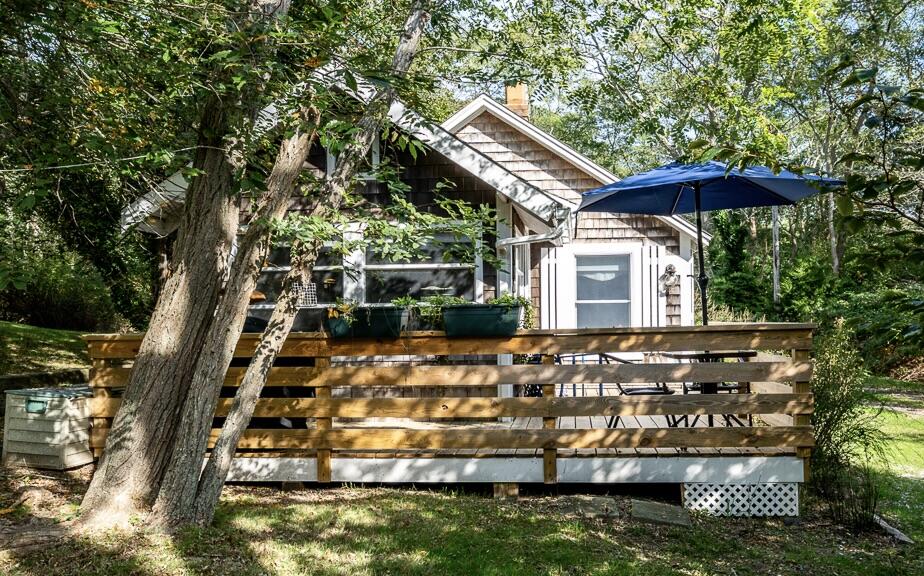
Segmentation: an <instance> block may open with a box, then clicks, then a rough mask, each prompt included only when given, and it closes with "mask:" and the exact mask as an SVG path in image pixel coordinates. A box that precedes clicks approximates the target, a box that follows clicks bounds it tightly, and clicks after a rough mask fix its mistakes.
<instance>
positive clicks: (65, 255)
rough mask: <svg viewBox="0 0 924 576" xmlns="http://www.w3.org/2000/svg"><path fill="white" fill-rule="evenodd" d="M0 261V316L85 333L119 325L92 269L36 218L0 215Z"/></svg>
mask: <svg viewBox="0 0 924 576" xmlns="http://www.w3.org/2000/svg"><path fill="white" fill-rule="evenodd" d="M0 261H2V266H0V271H2V272H3V273H4V274H5V278H7V281H5V282H2V283H0V318H2V319H5V320H11V321H15V322H25V323H28V324H33V325H35V326H42V327H46V328H63V329H70V330H85V331H103V330H114V329H116V328H118V327H119V326H120V325H121V324H122V323H123V321H122V320H121V319H120V317H119V315H118V314H117V313H116V309H115V306H114V304H113V302H112V297H111V295H110V292H109V289H108V288H107V286H106V284H105V282H104V281H103V278H102V276H101V275H100V273H99V271H98V270H97V268H96V267H95V266H94V265H93V264H91V263H90V262H89V261H88V260H87V259H86V258H84V257H83V256H81V255H80V254H77V253H76V252H74V251H73V250H69V249H67V247H65V246H64V245H63V243H62V242H61V240H60V238H58V237H57V236H56V235H54V234H52V233H50V232H48V231H47V230H46V229H45V227H44V226H43V225H42V222H41V221H38V220H27V221H23V220H20V219H18V218H15V217H13V216H11V215H10V214H3V215H0Z"/></svg>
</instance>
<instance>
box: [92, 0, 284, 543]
mask: <svg viewBox="0 0 924 576" xmlns="http://www.w3.org/2000/svg"><path fill="white" fill-rule="evenodd" d="M288 6H289V0H273V1H266V0H251V1H250V2H249V3H248V6H247V7H248V8H249V9H248V10H246V11H242V12H239V13H238V17H240V18H241V21H239V22H235V23H234V26H235V27H236V28H238V29H248V31H249V32H250V33H251V34H252V35H254V36H256V35H258V34H261V33H262V32H263V30H264V29H265V25H266V24H267V23H269V22H272V21H274V20H275V19H276V18H277V17H278V16H281V15H283V14H284V13H285V12H286V11H287V10H288ZM226 73H227V72H222V74H226ZM254 94H256V87H255V88H254V90H252V91H251V93H250V94H249V96H250V98H248V94H245V95H244V100H243V102H242V101H237V100H235V99H233V98H227V97H225V98H222V97H220V96H218V95H213V96H211V97H210V98H209V99H208V101H207V102H206V103H205V106H204V108H203V111H202V117H201V118H200V122H199V138H198V142H197V144H198V148H197V151H196V156H195V158H194V160H193V167H195V168H197V169H198V170H199V171H201V174H200V175H197V176H196V177H195V178H193V179H192V182H191V183H190V185H189V188H188V190H187V193H186V200H185V203H184V206H183V218H182V221H181V223H180V227H179V230H178V233H177V240H176V244H175V246H174V249H173V257H172V260H171V263H170V270H169V277H168V278H167V280H166V282H165V283H164V287H163V290H162V292H161V295H160V298H159V299H158V301H157V304H156V306H155V309H154V313H153V314H152V316H151V320H150V325H149V328H148V331H147V333H146V334H145V337H144V340H142V342H141V346H140V348H139V350H138V354H137V355H136V357H135V362H134V366H133V368H132V371H131V376H130V377H129V382H128V385H127V386H126V389H125V394H124V395H123V398H122V405H121V407H120V409H119V411H118V413H117V414H116V417H115V419H114V420H113V424H112V428H111V430H110V432H109V435H108V436H107V439H106V446H105V450H104V452H103V456H102V457H101V459H100V462H99V464H98V466H97V470H96V473H95V474H94V476H93V479H92V481H91V483H90V487H89V489H88V491H87V493H86V495H85V496H84V500H83V502H82V504H81V513H82V518H81V521H82V522H83V523H86V524H93V525H99V526H111V525H117V524H125V523H127V521H128V520H129V518H130V517H131V516H134V515H136V514H138V513H141V512H144V511H145V510H146V509H147V507H148V506H150V505H151V504H152V503H153V502H154V501H155V499H156V497H157V495H158V493H159V490H160V486H161V481H162V479H163V477H164V473H165V471H166V470H167V464H168V462H169V459H170V457H171V453H172V452H173V450H174V444H175V442H174V441H175V438H176V430H177V423H178V421H179V417H180V413H181V409H182V406H183V402H184V400H185V398H186V395H187V391H188V390H189V387H190V383H191V382H192V381H193V377H194V376H195V374H196V373H197V370H198V366H199V354H200V352H201V351H202V350H204V349H205V347H204V346H205V342H206V340H205V339H206V337H207V336H208V334H209V331H210V330H211V327H212V324H213V322H214V318H215V307H216V305H217V304H218V302H219V298H220V295H221V293H222V288H223V286H224V284H225V282H226V281H227V273H228V265H229V260H230V258H231V253H232V247H233V243H234V238H235V236H236V234H237V231H238V220H239V214H240V208H239V205H238V202H237V200H236V199H235V197H234V195H233V194H231V192H232V190H233V189H234V171H235V168H236V167H237V166H235V165H234V161H233V160H232V158H231V154H229V152H228V150H226V149H225V148H226V146H227V141H226V139H227V136H228V135H229V134H230V133H231V132H232V130H233V129H235V128H239V127H240V126H241V125H242V123H243V122H242V121H243V120H244V119H245V118H247V116H248V115H250V116H253V113H255V112H256V110H255V101H256V100H255V98H253V95H254Z"/></svg>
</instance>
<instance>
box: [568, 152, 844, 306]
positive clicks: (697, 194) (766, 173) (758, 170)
mask: <svg viewBox="0 0 924 576" xmlns="http://www.w3.org/2000/svg"><path fill="white" fill-rule="evenodd" d="M843 184H844V182H843V181H842V180H836V179H832V178H822V177H820V176H815V175H799V174H795V173H793V172H789V171H787V170H782V171H780V172H779V173H774V172H773V171H772V170H770V169H769V168H766V167H764V166H753V167H748V168H744V169H743V170H742V169H738V168H735V169H732V170H730V171H729V170H728V167H727V166H726V165H725V164H722V163H721V162H706V163H704V164H678V163H674V164H667V165H666V166H661V167H659V168H655V169H653V170H649V171H648V172H642V173H641V174H635V175H632V176H629V177H628V178H625V179H623V180H620V181H619V182H613V183H612V184H607V185H606V186H602V187H600V188H596V189H594V190H590V191H588V192H585V193H584V194H583V197H582V198H581V206H580V208H578V211H579V212H616V213H622V214H648V215H656V216H672V215H674V214H688V213H690V212H695V213H696V237H697V238H696V239H697V245H698V254H699V276H698V277H697V283H698V284H699V289H700V296H701V298H700V299H701V300H702V307H703V324H708V323H709V315H708V312H707V297H706V288H707V286H708V284H709V277H708V276H706V268H705V263H704V262H703V217H702V212H703V211H707V212H708V211H712V210H725V209H732V208H750V207H754V206H780V205H788V204H795V203H796V202H798V201H799V200H802V199H803V198H807V197H809V196H812V195H813V194H817V193H818V192H819V191H821V190H822V189H823V188H826V187H834V186H841V185H843Z"/></svg>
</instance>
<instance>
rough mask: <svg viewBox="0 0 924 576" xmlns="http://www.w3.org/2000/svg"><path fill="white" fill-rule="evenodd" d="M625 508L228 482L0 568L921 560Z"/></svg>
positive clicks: (887, 566)
mask: <svg viewBox="0 0 924 576" xmlns="http://www.w3.org/2000/svg"><path fill="white" fill-rule="evenodd" d="M619 508H620V512H621V514H620V517H619V518H617V519H615V520H607V521H602V520H601V521H598V520H589V519H584V518H580V517H578V516H576V515H573V514H571V513H569V512H567V511H566V510H564V509H563V508H562V506H560V501H559V500H557V499H554V498H552V497H531V498H527V499H524V500H521V501H520V502H496V501H493V500H491V499H489V498H486V497H484V496H483V495H472V494H466V493H463V492H449V491H441V492H427V491H415V490H397V489H384V488H347V487H343V488H331V489H311V490H300V491H292V492H281V491H278V490H274V489H272V488H269V487H230V488H229V489H228V491H227V493H226V495H225V497H224V498H223V501H222V504H221V506H220V507H219V511H218V515H217V517H216V522H215V524H214V525H213V526H212V527H210V528H208V529H191V530H186V531H183V532H182V533H180V534H177V535H175V536H173V537H166V536H160V535H155V534H150V533H144V532H141V531H137V532H134V533H117V532H113V533H108V534H103V535H93V536H89V535H71V536H69V537H68V538H66V539H64V540H63V541H62V542H61V543H60V545H58V546H56V547H54V548H45V549H41V550H36V551H30V552H29V553H24V554H19V555H17V556H16V557H15V558H14V559H13V562H12V563H9V564H7V565H4V564H0V573H9V574H12V575H17V576H39V575H42V576H46V575H57V574H75V575H76V574H140V575H143V576H148V575H150V576H153V575H155V574H157V575H161V574H165V575H171V574H196V575H199V574H203V575H204V574H241V575H250V574H269V575H273V576H294V575H301V574H317V575H322V576H328V575H341V574H350V575H353V574H360V575H361V574H411V575H414V574H427V575H430V574H505V575H506V574H615V575H619V574H639V575H662V574H664V575H669V574H691V573H696V574H737V575H747V574H752V575H758V574H760V575H763V574H795V573H799V574H818V575H822V574H823V575H825V576H828V575H830V574H834V573H836V574H841V575H849V574H863V575H864V576H875V575H879V574H882V575H885V574H890V575H891V574H903V573H904V574H917V573H921V572H920V569H921V568H924V566H918V567H915V566H914V564H913V561H914V558H910V557H898V556H897V553H895V548H894V546H893V545H892V544H891V543H890V542H889V541H888V540H887V539H885V538H882V537H879V536H874V535H862V536H859V537H857V536H853V535H850V534H849V533H847V532H846V531H844V530H841V529H839V528H838V527H836V526H832V525H830V523H829V522H827V520H825V518H824V517H823V516H819V515H818V514H817V513H814V512H813V513H811V514H810V515H809V516H808V517H807V518H805V519H804V520H803V521H802V522H801V523H800V524H799V525H794V526H789V525H786V524H785V523H784V522H782V521H779V520H759V519H721V518H710V517H695V518H694V527H693V528H682V527H662V526H653V525H647V524H640V523H638V522H635V521H632V520H630V519H629V518H628V511H627V508H628V505H627V501H626V500H620V504H619ZM918 559H919V558H918ZM915 568H917V569H915ZM4 569H5V570H6V572H4Z"/></svg>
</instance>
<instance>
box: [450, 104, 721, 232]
mask: <svg viewBox="0 0 924 576" xmlns="http://www.w3.org/2000/svg"><path fill="white" fill-rule="evenodd" d="M483 112H489V113H491V114H492V115H494V116H497V117H498V118H500V119H501V120H503V121H504V122H505V123H507V124H508V125H509V126H510V127H512V128H513V129H515V130H517V131H518V132H520V133H521V134H523V135H524V136H526V137H528V138H531V139H533V140H535V141H537V142H538V143H539V144H541V145H542V146H544V147H546V148H548V149H549V150H550V151H552V152H553V153H555V154H557V155H558V156H560V157H561V158H563V159H564V160H566V161H567V162H569V163H571V164H573V165H574V166H576V167H577V168H578V169H580V170H581V171H583V172H585V173H586V174H588V175H589V176H591V177H592V178H594V179H595V180H597V181H598V182H599V183H600V184H601V185H605V184H610V183H612V182H618V181H619V180H620V178H619V177H618V176H616V175H615V174H613V173H612V172H610V171H609V170H607V169H606V168H603V167H602V166H600V165H599V164H597V163H596V162H594V161H593V160H591V159H590V158H588V157H586V156H584V155H583V154H581V153H580V152H578V151H577V150H575V149H574V148H571V147H570V146H568V145H567V144H565V143H563V142H561V141H560V140H558V139H557V138H555V137H553V136H551V135H550V134H547V133H546V132H544V131H543V130H541V129H539V128H537V127H536V126H534V125H533V124H532V123H530V122H529V121H527V120H525V119H524V118H523V117H521V116H519V115H518V114H515V113H514V112H512V111H511V110H509V109H508V108H507V107H506V106H504V105H503V104H501V103H499V102H498V101H496V100H494V99H493V98H491V97H490V96H488V95H487V94H481V95H479V96H478V97H477V98H475V99H474V100H472V101H471V102H469V103H468V104H467V105H466V106H464V107H463V108H462V109H461V110H459V111H458V112H456V113H455V114H453V115H452V116H450V117H449V118H448V119H447V120H446V121H444V122H443V123H442V127H443V128H444V129H446V130H447V131H449V132H451V133H453V134H455V133H456V132H457V131H458V130H460V129H461V128H462V127H464V126H466V125H467V124H468V123H469V122H471V121H472V120H474V119H475V118H476V117H478V115H479V114H481V113H483ZM653 218H657V219H658V220H660V221H661V222H664V223H665V224H667V225H668V226H670V227H671V228H674V229H675V230H677V231H678V232H681V233H683V234H686V235H688V236H691V237H692V238H696V227H695V226H693V224H691V223H690V222H688V221H687V220H686V219H684V218H683V217H681V216H653ZM711 239H712V236H711V235H710V234H708V233H706V232H703V244H707V245H708V244H709V241H710V240H711Z"/></svg>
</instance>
